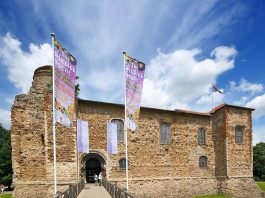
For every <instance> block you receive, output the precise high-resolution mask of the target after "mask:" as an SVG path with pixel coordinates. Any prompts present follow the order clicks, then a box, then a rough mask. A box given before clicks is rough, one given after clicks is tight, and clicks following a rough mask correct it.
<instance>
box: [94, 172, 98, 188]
mask: <svg viewBox="0 0 265 198" xmlns="http://www.w3.org/2000/svg"><path fill="white" fill-rule="evenodd" d="M94 180H95V183H96V185H97V183H98V176H97V174H96V173H95V176H94Z"/></svg>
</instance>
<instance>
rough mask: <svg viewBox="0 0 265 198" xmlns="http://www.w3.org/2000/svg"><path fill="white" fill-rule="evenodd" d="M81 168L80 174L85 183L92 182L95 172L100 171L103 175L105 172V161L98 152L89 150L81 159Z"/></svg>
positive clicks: (97, 173)
mask: <svg viewBox="0 0 265 198" xmlns="http://www.w3.org/2000/svg"><path fill="white" fill-rule="evenodd" d="M82 164H83V168H82V169H81V174H82V176H83V178H84V179H85V181H86V182H87V183H94V182H95V180H94V177H95V174H96V175H99V173H100V172H101V173H102V176H103V177H104V176H105V175H106V174H105V173H106V169H105V165H106V161H105V159H104V156H103V155H102V154H100V153H98V152H91V153H88V154H86V155H85V156H84V157H83V159H82Z"/></svg>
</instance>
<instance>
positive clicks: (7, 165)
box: [0, 125, 13, 186]
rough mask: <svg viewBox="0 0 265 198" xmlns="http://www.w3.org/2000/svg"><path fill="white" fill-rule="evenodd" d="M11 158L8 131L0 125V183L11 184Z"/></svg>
mask: <svg viewBox="0 0 265 198" xmlns="http://www.w3.org/2000/svg"><path fill="white" fill-rule="evenodd" d="M12 174H13V170H12V159H11V141H10V131H8V130H6V129H4V128H3V127H2V125H0V184H4V185H7V186H10V185H11V184H12Z"/></svg>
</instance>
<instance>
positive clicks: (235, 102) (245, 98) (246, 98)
mask: <svg viewBox="0 0 265 198" xmlns="http://www.w3.org/2000/svg"><path fill="white" fill-rule="evenodd" d="M248 100H249V97H247V96H242V97H241V98H240V100H238V101H234V102H233V104H234V105H238V106H245V105H246V102H247V101H248Z"/></svg>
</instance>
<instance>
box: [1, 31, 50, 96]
mask: <svg viewBox="0 0 265 198" xmlns="http://www.w3.org/2000/svg"><path fill="white" fill-rule="evenodd" d="M0 61H1V62H2V63H3V64H4V65H5V66H6V67H7V71H8V79H9V80H10V82H11V83H13V84H14V85H15V87H17V88H19V89H20V90H21V91H22V92H23V93H26V92H27V91H28V90H29V88H30V85H31V82H32V76H33V73H34V70H35V69H36V68H38V67H39V66H43V65H47V64H49V65H51V63H52V48H51V46H50V45H49V44H47V43H44V44H42V45H40V46H38V45H35V44H33V43H30V44H29V52H26V51H23V50H22V48H21V42H20V41H19V40H18V39H16V38H15V37H13V36H12V35H11V34H10V33H7V34H6V35H5V36H4V37H2V38H0Z"/></svg>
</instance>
